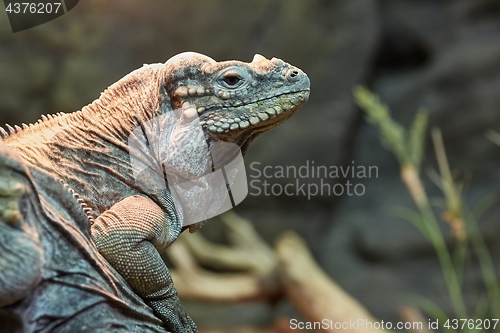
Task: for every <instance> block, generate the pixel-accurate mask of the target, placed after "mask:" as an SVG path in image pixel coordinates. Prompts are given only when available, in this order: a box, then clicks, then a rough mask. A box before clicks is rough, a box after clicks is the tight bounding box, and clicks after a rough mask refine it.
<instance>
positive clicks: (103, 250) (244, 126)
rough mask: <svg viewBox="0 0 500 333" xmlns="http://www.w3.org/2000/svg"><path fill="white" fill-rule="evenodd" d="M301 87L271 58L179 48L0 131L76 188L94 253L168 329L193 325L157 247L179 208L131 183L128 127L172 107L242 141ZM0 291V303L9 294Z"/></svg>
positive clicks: (168, 238) (302, 95) (296, 98)
mask: <svg viewBox="0 0 500 333" xmlns="http://www.w3.org/2000/svg"><path fill="white" fill-rule="evenodd" d="M308 96H309V79H308V78H307V76H306V75H305V74H304V73H303V72H302V71H301V70H299V69H297V68H295V67H293V66H290V65H288V64H286V63H284V62H283V61H281V60H279V59H274V58H273V59H272V60H268V59H265V58H264V57H262V56H260V55H256V56H255V57H254V60H253V61H252V62H251V63H243V62H239V61H226V62H215V61H214V60H212V59H211V58H208V57H206V56H204V55H201V54H196V53H184V54H180V55H178V56H176V57H174V58H171V59H170V60H169V61H167V62H166V63H165V64H155V65H145V66H144V67H142V68H140V69H138V70H136V71H134V72H132V73H131V74H129V75H127V76H125V77H124V78H123V79H121V80H120V81H118V82H117V83H115V84H113V85H112V86H110V87H109V88H108V89H107V90H106V91H105V92H104V93H103V94H101V96H100V98H99V99H97V100H95V101H94V102H92V103H91V104H90V105H88V106H86V107H84V108H83V109H82V110H81V111H78V112H75V113H72V114H60V115H56V116H51V117H43V121H41V122H39V123H37V124H35V125H30V126H26V125H24V126H23V129H21V128H19V127H17V128H11V127H9V128H8V129H9V132H10V133H6V131H4V130H2V131H0V132H1V133H0V134H2V137H3V142H4V143H6V144H7V145H8V146H10V147H11V148H12V149H13V150H14V151H15V152H17V153H18V154H19V155H20V156H21V157H22V158H23V160H24V161H25V162H27V164H28V165H29V166H30V167H31V168H39V169H41V170H42V172H44V173H46V174H48V175H49V176H50V177H52V178H53V179H56V180H58V181H60V182H61V183H64V184H67V186H68V187H69V188H71V189H72V190H73V191H75V192H76V193H78V194H79V196H80V198H81V199H80V203H81V204H82V205H83V206H84V209H85V211H86V213H87V215H89V216H90V218H91V224H92V227H91V235H92V239H93V242H94V243H95V246H96V247H97V249H98V250H99V253H100V254H101V255H102V256H103V257H104V258H106V260H107V261H108V262H109V263H110V264H111V266H112V267H113V268H114V269H116V270H117V271H118V272H119V273H120V275H122V276H123V277H124V278H125V280H126V281H127V282H128V284H129V285H130V286H131V287H132V288H133V289H134V291H135V292H136V293H137V294H138V295H139V296H141V298H143V299H144V301H145V302H146V303H147V304H148V305H149V306H150V307H151V308H153V310H154V311H155V314H156V315H157V316H158V317H159V318H160V319H161V320H162V321H163V322H164V323H165V325H166V326H167V328H168V329H170V330H173V331H176V332H183V331H187V332H189V331H196V328H195V326H194V324H193V323H192V321H191V320H190V318H189V317H188V316H187V315H185V314H184V312H183V310H182V305H181V304H180V302H179V301H178V298H177V296H176V291H175V289H174V288H173V285H172V282H171V280H170V276H169V273H168V269H167V267H166V266H165V264H164V263H163V261H162V260H161V258H160V256H159V252H158V251H163V250H164V249H165V248H166V247H167V246H168V245H170V244H171V243H172V242H173V241H174V240H175V239H176V238H177V236H178V235H179V233H180V232H181V227H182V216H179V215H178V214H177V213H176V211H175V209H173V201H172V197H171V195H170V193H169V191H168V190H165V191H156V192H154V191H151V189H148V188H144V187H141V186H140V185H138V183H137V181H136V179H135V177H134V174H133V172H132V166H131V163H130V156H129V146H128V137H129V136H130V134H131V132H132V131H134V130H135V129H137V128H143V127H144V126H145V124H146V123H147V122H148V121H150V120H152V119H154V118H155V117H158V116H161V115H164V114H167V113H169V112H173V110H175V109H182V110H183V111H182V112H184V113H183V115H182V117H184V118H190V117H191V118H192V117H193V113H194V114H196V115H197V116H198V117H199V125H201V126H202V129H203V132H202V133H203V135H204V139H205V140H206V142H208V143H210V142H219V141H224V142H230V143H234V144H236V145H238V146H239V147H241V148H242V150H243V151H245V150H246V148H247V147H248V144H249V142H250V141H251V140H252V139H254V138H255V137H256V136H257V135H258V134H260V133H262V132H264V131H266V130H268V129H270V128H272V127H274V126H277V125H279V124H280V123H282V122H283V121H285V120H286V119H288V118H289V117H290V116H291V115H292V114H293V112H294V111H296V110H297V109H298V108H299V107H300V106H301V105H302V104H303V103H304V102H305V101H306V100H307V99H308ZM184 118H183V119H184ZM187 121H189V119H188V120H187ZM160 137H161V136H160ZM184 139H186V138H184ZM187 139H189V138H187ZM186 144H189V142H186ZM196 149H197V147H196V146H194V147H193V149H192V150H193V151H196ZM192 154H194V156H192V157H193V158H198V159H202V160H203V159H204V158H205V157H204V156H198V155H196V153H192ZM157 157H158V156H153V157H152V158H153V159H155V158H157ZM197 163H198V162H197ZM198 164H199V163H198ZM207 165H208V164H207ZM190 170H191V169H190ZM208 171H209V170H207V169H206V167H205V168H201V170H197V171H196V172H197V173H201V174H203V173H204V172H208ZM36 181H37V179H36V178H35V179H34V182H35V183H36ZM94 218H95V222H94V221H93V220H94ZM4 219H5V217H4ZM196 228H197V226H196V225H195V226H191V229H193V230H195V229H196ZM1 274H2V273H1V272H0V277H1ZM1 296H2V295H0V305H2V304H8V303H9V302H14V301H15V300H16V299H7V300H6V299H2V297H1ZM4 297H7V296H4ZM9 297H12V296H9ZM16 297H17V296H16ZM7 298H8V297H7Z"/></svg>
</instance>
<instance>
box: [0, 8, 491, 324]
mask: <svg viewBox="0 0 500 333" xmlns="http://www.w3.org/2000/svg"><path fill="white" fill-rule="evenodd" d="M183 51H197V52H201V53H204V54H207V55H209V56H211V57H212V58H214V59H216V60H229V59H238V60H243V61H251V59H252V57H253V55H254V54H255V53H261V54H262V55H264V56H266V57H268V58H271V57H278V58H281V59H283V60H285V61H287V62H289V63H291V64H293V65H296V66H298V67H299V68H301V69H303V70H304V71H305V72H306V73H307V74H308V75H309V77H310V79H311V82H312V87H311V90H312V93H311V97H310V100H309V102H308V103H307V104H306V106H305V107H304V108H303V109H301V110H300V111H299V112H298V113H297V114H296V115H295V116H294V117H293V118H292V119H290V120H289V121H288V122H287V123H286V124H284V125H283V126H281V127H279V128H276V129H274V130H272V131H270V132H268V133H265V134H263V135H262V136H260V137H259V138H257V139H256V141H255V142H254V143H253V145H251V147H250V149H249V152H248V154H247V156H246V162H247V164H248V166H249V167H248V168H247V173H248V176H256V172H255V171H252V169H251V168H250V163H251V162H255V161H257V162H260V163H261V164H260V166H259V167H258V168H259V169H261V170H262V169H263V168H264V167H265V166H268V165H270V166H284V167H286V166H296V167H300V166H302V165H305V164H306V163H307V161H309V163H311V162H312V161H314V164H315V165H316V166H318V165H322V166H327V167H329V166H341V165H344V166H348V165H352V163H353V161H354V164H355V165H363V166H377V168H378V177H376V178H375V177H373V178H371V179H351V182H353V183H362V184H363V185H364V187H365V189H366V192H365V193H364V195H362V196H348V195H342V196H335V195H330V196H328V195H323V196H320V195H317V196H313V197H311V198H310V200H308V199H307V197H304V196H302V195H298V196H292V197H289V196H284V195H282V196H274V195H271V196H264V195H260V196H252V195H249V196H248V198H247V199H246V200H245V201H244V202H243V203H242V204H241V205H240V206H238V207H237V208H236V211H237V212H238V213H240V214H241V215H243V216H246V217H248V218H250V219H252V220H253V221H254V222H255V225H256V228H257V229H258V231H259V232H260V233H261V235H263V236H264V237H265V238H266V240H268V241H269V242H273V240H274V239H275V238H276V237H277V236H278V235H279V234H281V233H282V232H283V231H284V230H286V229H293V230H296V231H298V232H299V233H300V234H301V235H302V236H303V237H304V238H305V239H306V240H307V241H308V244H309V245H310V247H311V249H312V250H313V252H314V253H315V255H316V258H317V259H318V260H319V262H320V263H321V265H322V267H323V268H324V269H325V270H326V272H327V273H328V274H329V275H330V276H331V277H332V278H333V279H334V280H335V281H336V282H337V283H339V284H340V285H341V286H342V287H343V288H345V290H346V291H348V292H349V293H351V294H352V295H353V296H354V297H356V298H357V299H358V300H359V301H360V302H361V303H363V304H364V305H365V306H366V307H367V308H368V309H369V310H370V311H371V312H372V313H373V314H374V315H375V316H376V317H378V318H379V319H383V320H391V321H394V322H395V321H397V320H398V309H399V307H400V306H401V305H402V304H406V303H407V298H408V297H409V296H411V295H419V296H424V297H428V298H430V299H432V300H433V301H435V302H436V303H437V304H439V305H441V306H443V307H445V308H449V304H448V301H447V298H446V296H445V295H446V292H445V287H444V283H443V280H442V277H441V272H440V268H439V265H438V263H437V261H436V259H435V256H434V252H433V250H432V248H431V247H430V245H429V244H428V243H427V242H426V241H425V239H424V238H423V237H422V236H421V234H420V233H419V232H418V231H417V230H416V229H415V228H414V227H413V226H412V225H411V224H410V223H409V222H407V221H405V220H403V219H401V218H398V217H395V215H394V213H393V212H394V209H395V208H396V207H401V206H405V207H411V208H413V204H412V202H411V200H410V197H409V196H408V195H407V193H406V191H405V189H404V187H403V185H402V184H401V182H400V181H399V167H398V165H397V163H396V161H395V159H394V158H393V157H392V156H391V155H390V153H389V152H387V151H386V150H384V149H383V148H382V147H381V146H380V144H379V141H378V138H377V133H376V131H375V130H374V129H373V128H372V127H371V126H370V125H368V124H366V123H365V121H364V119H363V117H362V114H361V111H360V110H359V109H358V108H357V107H356V106H355V105H354V103H353V98H352V88H353V86H354V85H356V84H364V85H368V86H369V87H370V88H371V89H373V90H374V91H375V92H376V93H378V94H379V95H380V96H381V98H382V100H383V101H384V102H386V103H387V104H388V105H389V107H390V108H391V110H392V112H393V114H394V117H395V118H396V120H398V121H400V122H402V123H403V124H409V122H410V121H411V119H412V117H413V115H414V113H415V112H416V110H417V109H418V108H420V107H426V108H427V109H428V110H429V112H430V121H431V126H439V127H440V128H441V129H442V132H443V136H444V143H445V146H446V149H447V153H448V157H449V160H450V164H451V166H452V168H454V169H457V170H460V176H461V177H462V179H465V180H466V182H467V184H468V186H467V192H466V198H467V202H468V204H469V205H470V206H474V205H476V204H478V203H479V202H481V200H482V198H484V197H485V196H487V195H495V194H497V193H498V189H499V186H498V184H500V172H499V170H498V167H497V165H498V164H499V162H500V147H498V146H496V145H495V144H493V143H492V142H491V141H489V140H488V139H487V138H486V137H485V133H486V132H487V131H488V130H489V129H493V130H500V2H499V1H496V0H481V1H470V0H454V1H451V0H443V1H432V0H423V1H422V0H418V1H417V0H380V1H374V0H356V1H352V0H335V1H328V0H309V1H300V0H288V1H277V0H273V1H243V0H233V1H222V0H211V1H193V0H187V1H182V2H178V1H173V0H168V1H159V0H156V1H155V0H145V1H140V2H139V1H118V0H109V1H105V2H103V1H98V0H86V1H81V2H80V3H79V4H78V5H77V6H76V7H75V8H74V9H73V10H72V11H70V12H69V13H68V14H66V15H64V16H62V17H60V18H58V19H56V20H54V21H51V22H49V23H46V24H44V25H41V26H38V27H36V28H33V29H30V30H26V31H22V32H19V33H16V34H13V33H12V32H11V31H10V27H9V25H8V20H7V16H6V15H5V14H0V123H2V124H3V123H10V124H20V123H21V122H26V123H29V122H34V121H36V120H37V119H38V118H39V116H40V115H41V114H42V113H55V112H58V111H65V112H70V111H74V110H78V109H80V108H81V107H82V106H84V105H86V104H88V103H90V102H91V101H92V100H94V99H95V98H97V97H98V96H99V93H100V92H101V91H102V90H104V89H105V88H106V87H107V86H108V85H110V84H112V83H113V82H115V81H117V80H118V79H120V78H121V77H123V76H124V75H126V74H127V73H129V72H130V71H132V70H134V69H136V68H138V67H140V66H142V64H143V63H154V62H164V61H166V60H167V59H168V58H170V57H171V56H173V55H175V54H177V53H180V52H183ZM428 143H429V144H428V145H427V148H428V149H427V154H426V159H425V161H424V163H423V164H424V168H423V172H424V178H425V179H426V186H427V189H428V191H429V193H431V194H432V195H433V196H438V195H439V194H440V192H439V189H438V188H437V187H436V186H435V185H434V184H433V183H432V182H431V181H430V180H429V178H428V177H427V176H425V171H426V169H427V168H435V162H434V160H435V159H434V155H433V150H432V147H431V145H430V140H429V142H428ZM252 179H253V178H252ZM260 180H261V181H263V180H264V178H262V177H261V179H260ZM267 181H268V182H269V183H270V184H275V183H278V184H282V185H284V184H287V183H295V181H296V180H295V179H274V178H273V179H267ZM323 181H324V182H328V183H330V184H334V183H335V182H340V183H342V184H344V183H345V182H346V179H343V178H340V179H323ZM300 182H301V184H302V183H305V184H306V187H307V184H313V183H314V184H320V179H318V178H313V179H301V180H300ZM250 192H255V191H252V189H250ZM499 213H500V210H499V209H498V205H496V207H495V206H494V207H492V208H491V209H490V210H488V212H487V213H486V214H485V215H484V216H483V218H481V220H480V226H481V229H482V230H484V234H485V237H486V239H487V241H488V244H489V245H490V250H491V252H492V254H493V256H494V258H496V262H497V263H498V264H499V266H500V246H499V244H500V243H499V242H498V241H497V240H498V239H499V237H500V223H499V221H498V217H499ZM443 230H444V232H445V233H446V234H448V235H449V234H450V233H449V228H448V226H447V225H445V224H443ZM219 231H220V225H218V224H217V222H214V223H212V224H210V223H209V224H208V225H207V226H206V227H205V228H204V232H205V233H206V234H207V235H208V236H209V237H211V238H213V239H221V238H222V236H221V235H220V232H219ZM479 276H480V274H479V271H478V270H476V271H474V270H472V271H471V272H469V274H467V275H466V279H467V283H468V284H471V285H477V284H478V281H480V277H479ZM476 292H477V293H480V292H481V290H480V289H478V290H476ZM477 293H475V294H474V295H472V294H471V295H466V297H468V299H469V300H470V302H473V301H474V300H475V299H476V296H477ZM188 305H189V307H190V309H191V310H190V311H192V312H193V316H194V317H195V320H196V319H197V321H198V323H199V324H200V326H202V325H203V324H206V325H235V324H241V323H252V324H264V323H266V322H267V321H268V320H270V318H271V316H272V313H282V312H288V314H289V315H290V311H291V310H290V309H289V307H288V306H287V305H286V304H281V303H280V304H273V305H270V304H243V305H237V306H234V305H229V306H228V305H218V306H212V305H211V306H210V307H207V305H206V304H188ZM209 309H210V310H209ZM200 321H201V323H200Z"/></svg>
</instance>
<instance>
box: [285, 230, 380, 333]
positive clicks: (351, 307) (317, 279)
mask: <svg viewBox="0 0 500 333" xmlns="http://www.w3.org/2000/svg"><path fill="white" fill-rule="evenodd" d="M276 248H277V253H278V259H279V265H278V270H279V275H280V278H281V282H282V283H283V286H284V289H285V293H286V295H287V297H288V299H289V300H290V301H291V302H292V304H293V305H294V306H295V307H296V308H297V309H298V310H299V311H300V312H301V314H302V315H303V316H304V317H305V318H307V320H309V321H312V322H321V321H322V320H323V319H327V320H331V321H332V322H333V323H336V322H339V323H350V321H355V322H357V321H358V320H362V321H363V322H365V321H368V322H371V323H375V322H376V320H375V319H374V318H373V317H372V315H371V314H370V313H369V312H368V311H367V310H366V309H365V308H364V307H363V306H362V305H361V304H359V303H358V302H357V301H356V300H355V299H353V298H352V297H351V296H350V295H348V294H347V293H346V292H344V291H343V290H342V289H341V288H340V287H339V286H338V285H337V284H336V283H335V282H333V281H332V280H331V279H330V278H329V277H328V276H327V275H326V274H325V273H324V272H323V270H322V269H321V268H320V267H319V266H318V265H317V264H316V262H315V261H314V259H313V257H312V255H311V253H310V252H309V250H308V249H307V247H306V245H305V244H304V242H303V241H302V239H301V238H300V237H299V236H298V235H297V234H295V233H293V232H287V233H285V234H284V235H283V236H282V237H281V238H280V239H279V240H278V242H277V247H276ZM328 326H331V325H328ZM322 331H323V332H343V333H345V332H353V333H354V332H356V333H361V332H363V333H369V332H374V333H375V332H378V333H380V332H383V330H378V329H375V328H371V329H370V327H369V325H360V326H358V327H357V328H356V329H352V328H351V327H349V326H347V328H345V329H340V330H339V329H335V325H333V327H328V328H326V329H322Z"/></svg>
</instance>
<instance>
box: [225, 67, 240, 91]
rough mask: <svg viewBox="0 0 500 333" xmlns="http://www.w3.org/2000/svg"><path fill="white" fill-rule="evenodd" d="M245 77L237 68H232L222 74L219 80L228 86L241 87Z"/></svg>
mask: <svg viewBox="0 0 500 333" xmlns="http://www.w3.org/2000/svg"><path fill="white" fill-rule="evenodd" d="M244 81H245V79H244V78H243V76H242V75H241V74H240V73H239V72H238V71H236V70H234V69H232V70H229V71H227V72H225V73H224V74H222V75H221V77H220V78H219V82H220V83H221V84H222V85H223V86H225V87H226V88H237V87H239V86H240V85H241V84H242V83H243V82H244Z"/></svg>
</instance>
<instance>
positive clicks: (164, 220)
mask: <svg viewBox="0 0 500 333" xmlns="http://www.w3.org/2000/svg"><path fill="white" fill-rule="evenodd" d="M178 223H179V222H178V221H176V220H175V219H172V218H170V217H168V216H167V215H166V214H165V213H164V212H163V210H162V209H161V208H160V206H158V205H157V204H156V203H155V202H153V201H152V200H151V199H149V198H147V197H143V196H139V195H135V196H131V197H128V198H125V199H123V200H122V201H120V202H118V203H117V204H115V205H113V206H112V207H111V208H110V209H109V210H107V211H105V212H104V213H103V214H102V215H101V216H99V217H98V218H97V219H96V220H95V222H94V224H93V225H92V228H91V232H92V239H93V240H94V243H95V245H96V246H97V249H98V250H99V253H101V255H102V256H103V257H104V258H106V260H107V261H108V262H109V263H110V264H111V266H113V268H114V269H115V270H116V271H118V273H120V274H121V275H122V276H123V278H124V279H125V280H126V281H127V282H128V284H129V285H130V286H131V287H132V289H133V290H134V291H135V292H136V293H137V294H138V295H139V296H141V298H142V299H143V300H144V301H145V302H146V304H148V305H149V306H150V307H151V308H152V309H153V310H154V312H155V314H156V315H157V316H158V317H159V318H160V319H161V320H162V321H163V322H164V323H165V326H166V327H167V329H169V330H170V331H172V332H197V329H196V325H195V324H194V322H193V321H192V319H191V318H190V317H189V316H188V315H187V314H186V312H185V310H184V307H183V306H182V304H181V302H180V300H179V298H178V296H177V290H175V288H174V286H173V282H172V279H171V277H170V273H169V271H168V268H167V266H166V265H165V263H164V262H163V260H162V259H161V257H160V254H159V252H158V251H163V250H165V248H166V247H168V246H169V245H170V244H171V243H172V242H173V241H174V240H175V239H176V238H177V236H178V235H179V231H180V228H179V226H178V225H177V224H178Z"/></svg>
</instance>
